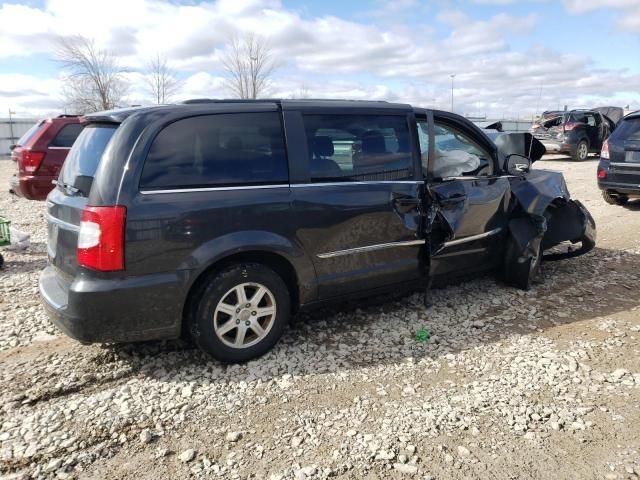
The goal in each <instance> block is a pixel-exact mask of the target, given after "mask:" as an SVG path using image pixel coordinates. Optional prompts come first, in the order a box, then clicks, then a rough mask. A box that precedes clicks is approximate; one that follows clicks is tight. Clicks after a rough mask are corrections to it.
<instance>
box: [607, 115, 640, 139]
mask: <svg viewBox="0 0 640 480" xmlns="http://www.w3.org/2000/svg"><path fill="white" fill-rule="evenodd" d="M611 139H612V140H617V139H622V140H626V139H633V140H640V118H630V119H628V120H623V121H622V122H620V124H619V125H618V126H617V127H616V129H615V130H614V131H613V133H612V134H611Z"/></svg>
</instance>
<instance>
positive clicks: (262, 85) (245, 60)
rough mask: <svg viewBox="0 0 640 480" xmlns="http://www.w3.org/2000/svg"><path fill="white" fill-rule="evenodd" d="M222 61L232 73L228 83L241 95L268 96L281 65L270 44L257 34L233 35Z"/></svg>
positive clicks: (226, 69) (232, 91) (231, 89)
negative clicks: (276, 71)
mask: <svg viewBox="0 0 640 480" xmlns="http://www.w3.org/2000/svg"><path fill="white" fill-rule="evenodd" d="M222 65H223V67H224V69H225V71H226V72H227V75H228V77H227V80H226V86H227V88H228V89H229V90H230V91H231V93H232V94H233V95H234V96H236V97H238V98H258V97H263V96H265V95H266V94H267V92H268V90H269V83H270V78H271V76H272V75H273V73H274V71H275V70H276V68H277V63H276V61H275V60H274V58H273V52H272V50H271V47H270V46H269V44H268V43H267V42H266V41H265V40H264V39H262V38H260V37H256V36H255V35H253V34H247V35H246V36H244V37H243V38H242V39H238V37H235V36H234V37H232V38H231V42H230V44H229V47H228V49H227V51H226V53H225V54H224V56H223V58H222Z"/></svg>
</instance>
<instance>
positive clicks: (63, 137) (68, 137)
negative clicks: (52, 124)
mask: <svg viewBox="0 0 640 480" xmlns="http://www.w3.org/2000/svg"><path fill="white" fill-rule="evenodd" d="M83 128H84V127H83V126H82V125H81V124H79V123H67V124H66V125H65V126H64V127H62V128H61V129H60V131H59V132H58V134H57V135H56V136H55V138H54V139H53V141H52V142H51V144H50V145H49V146H50V147H60V148H71V147H72V146H73V142H75V141H76V138H78V135H80V132H81V131H82V129H83Z"/></svg>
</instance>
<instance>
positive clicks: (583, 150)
mask: <svg viewBox="0 0 640 480" xmlns="http://www.w3.org/2000/svg"><path fill="white" fill-rule="evenodd" d="M588 157H589V142H587V141H586V140H580V141H579V142H578V144H577V145H576V146H575V148H574V149H573V150H572V151H571V158H572V159H573V160H575V161H576V162H584V161H585V160H586V159H587V158H588Z"/></svg>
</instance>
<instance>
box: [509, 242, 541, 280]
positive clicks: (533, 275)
mask: <svg viewBox="0 0 640 480" xmlns="http://www.w3.org/2000/svg"><path fill="white" fill-rule="evenodd" d="M540 249H541V242H540V243H539V244H538V252H537V256H536V259H535V263H534V264H533V265H532V262H534V259H532V258H528V259H526V260H525V261H524V262H519V261H518V258H519V257H520V254H519V252H518V245H517V243H516V241H515V240H514V238H513V237H512V236H511V235H509V238H508V239H507V248H506V253H505V261H504V279H505V281H506V282H507V284H509V285H512V286H514V287H517V288H520V289H521V290H529V289H530V288H531V285H532V284H533V282H534V281H535V280H536V279H537V278H538V275H539V273H540V264H541V262H542V252H541V251H540Z"/></svg>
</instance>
